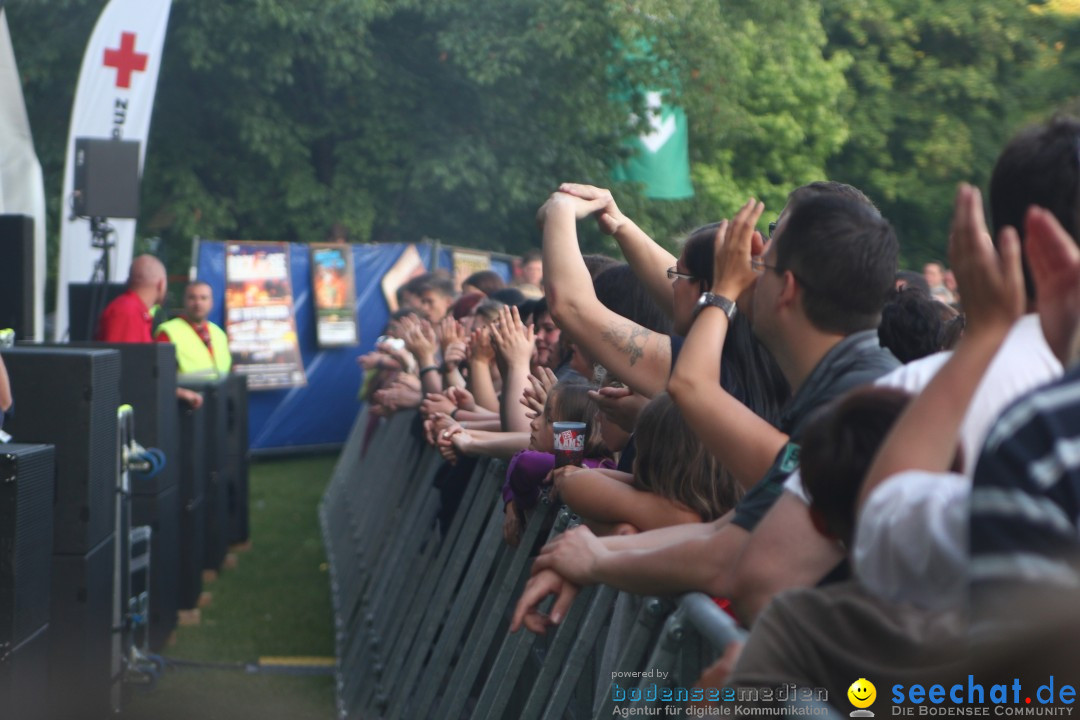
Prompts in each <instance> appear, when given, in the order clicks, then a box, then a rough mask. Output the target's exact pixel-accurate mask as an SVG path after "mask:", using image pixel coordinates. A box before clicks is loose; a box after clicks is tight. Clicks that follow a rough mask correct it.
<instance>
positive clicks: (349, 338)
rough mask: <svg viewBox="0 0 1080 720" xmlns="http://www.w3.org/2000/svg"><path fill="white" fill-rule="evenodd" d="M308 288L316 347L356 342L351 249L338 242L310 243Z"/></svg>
mask: <svg viewBox="0 0 1080 720" xmlns="http://www.w3.org/2000/svg"><path fill="white" fill-rule="evenodd" d="M311 288H312V294H313V296H314V298H315V302H314V303H312V305H313V306H314V308H315V337H316V340H317V341H318V343H319V347H321V348H327V347H342V346H346V345H355V344H356V343H357V342H358V337H357V330H356V310H355V308H354V305H355V301H356V286H355V279H354V278H353V259H352V248H351V247H350V246H348V245H344V244H341V243H335V244H319V243H313V244H312V246H311Z"/></svg>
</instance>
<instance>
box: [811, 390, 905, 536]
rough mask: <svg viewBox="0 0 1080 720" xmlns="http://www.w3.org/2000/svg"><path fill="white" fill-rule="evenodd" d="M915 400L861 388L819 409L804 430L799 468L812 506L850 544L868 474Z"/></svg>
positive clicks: (898, 393) (900, 393) (901, 393)
mask: <svg viewBox="0 0 1080 720" xmlns="http://www.w3.org/2000/svg"><path fill="white" fill-rule="evenodd" d="M910 401H911V396H910V395H908V394H907V393H906V392H904V391H903V390H897V389H895V388H886V387H863V388H856V389H855V390H852V391H851V392H849V393H847V394H845V395H842V396H841V397H840V398H838V399H837V400H835V401H834V402H832V403H829V404H828V405H826V406H825V407H824V408H822V409H821V410H819V411H818V412H817V413H816V414H815V415H814V417H813V418H811V420H810V421H809V422H808V423H807V425H806V428H805V430H803V434H802V443H801V444H800V446H801V450H800V453H799V473H800V474H801V476H802V481H803V486H804V487H805V488H806V493H807V494H808V495H809V496H810V508H811V511H812V512H813V513H815V514H817V515H818V517H820V518H821V520H823V521H824V524H825V527H826V529H827V530H828V532H829V533H831V534H832V535H835V536H836V537H837V538H839V539H840V540H841V541H842V542H843V543H844V544H845V545H846V546H847V547H851V542H852V538H853V537H854V535H855V521H856V518H855V504H856V502H857V500H858V497H859V489H860V488H861V487H862V484H863V479H864V478H865V477H866V473H867V471H868V470H869V469H870V464H871V463H872V462H873V461H874V456H875V455H876V454H877V451H878V448H879V447H880V446H881V443H882V442H883V441H884V440H885V436H886V435H888V434H889V430H890V429H892V426H893V424H894V423H895V422H896V420H897V418H899V417H900V414H901V413H902V412H903V411H904V408H906V407H907V405H908V403H909V402H910Z"/></svg>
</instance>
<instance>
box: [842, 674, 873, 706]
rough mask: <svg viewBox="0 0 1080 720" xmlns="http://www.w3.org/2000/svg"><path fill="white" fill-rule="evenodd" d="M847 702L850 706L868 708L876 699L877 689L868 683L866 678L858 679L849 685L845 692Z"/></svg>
mask: <svg viewBox="0 0 1080 720" xmlns="http://www.w3.org/2000/svg"><path fill="white" fill-rule="evenodd" d="M847 696H848V700H850V701H851V704H852V705H854V706H855V707H857V708H868V707H870V706H871V705H873V704H874V700H876V699H877V688H875V687H874V683H872V682H870V681H869V680H867V679H866V678H859V679H858V680H856V681H855V682H853V683H851V687H849V688H848V691H847Z"/></svg>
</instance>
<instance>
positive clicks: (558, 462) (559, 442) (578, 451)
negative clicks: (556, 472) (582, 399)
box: [552, 422, 585, 468]
mask: <svg viewBox="0 0 1080 720" xmlns="http://www.w3.org/2000/svg"><path fill="white" fill-rule="evenodd" d="M552 427H553V428H554V430H555V467H557V468H560V467H563V466H564V465H577V466H579V467H580V466H581V464H582V463H583V462H584V461H585V423H582V422H557V423H552Z"/></svg>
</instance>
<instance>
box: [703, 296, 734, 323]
mask: <svg viewBox="0 0 1080 720" xmlns="http://www.w3.org/2000/svg"><path fill="white" fill-rule="evenodd" d="M708 305H712V306H713V307H718V308H720V309H721V310H723V311H724V314H725V315H727V316H728V320H731V319H732V318H734V317H735V301H734V300H728V299H727V298H726V297H724V296H723V295H716V294H714V293H711V292H705V293H701V297H699V298H698V301H697V305H695V306H694V317H695V318H696V317H697V316H698V315H699V314H700V313H701V311H702V310H704V309H705V307H706V306H708Z"/></svg>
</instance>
